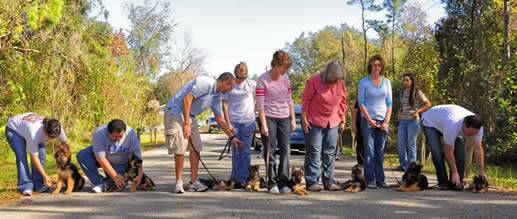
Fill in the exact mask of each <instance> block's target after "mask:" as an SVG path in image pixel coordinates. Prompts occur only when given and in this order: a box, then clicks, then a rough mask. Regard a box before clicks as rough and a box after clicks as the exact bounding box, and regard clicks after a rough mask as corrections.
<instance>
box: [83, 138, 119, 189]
mask: <svg viewBox="0 0 517 219" xmlns="http://www.w3.org/2000/svg"><path fill="white" fill-rule="evenodd" d="M76 157H77V162H79V165H80V166H81V169H83V172H84V173H85V174H86V176H87V177H88V179H89V180H90V182H92V184H93V185H101V184H106V182H105V181H104V177H102V175H101V174H100V173H99V169H98V168H99V167H100V164H99V163H98V162H97V159H95V154H94V152H93V148H92V146H89V147H87V148H85V149H82V150H80V151H79V152H78V153H77V156H76ZM111 166H112V167H113V169H114V170H115V172H117V173H118V174H119V175H124V173H125V172H126V169H127V167H128V164H127V163H126V164H111ZM106 177H108V180H109V179H111V176H110V175H108V174H106Z"/></svg>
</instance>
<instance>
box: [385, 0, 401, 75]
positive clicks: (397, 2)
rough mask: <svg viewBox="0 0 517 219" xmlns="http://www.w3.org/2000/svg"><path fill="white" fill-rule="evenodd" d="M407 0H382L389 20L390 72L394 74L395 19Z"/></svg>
mask: <svg viewBox="0 0 517 219" xmlns="http://www.w3.org/2000/svg"><path fill="white" fill-rule="evenodd" d="M406 1H407V0H384V2H383V6H384V8H386V9H387V10H388V12H389V13H388V14H387V16H386V17H387V18H388V22H390V21H391V68H392V74H395V33H396V31H395V21H396V20H397V17H398V16H399V14H400V10H401V9H402V8H403V7H402V6H403V5H404V4H405V3H406Z"/></svg>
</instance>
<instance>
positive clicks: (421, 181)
mask: <svg viewBox="0 0 517 219" xmlns="http://www.w3.org/2000/svg"><path fill="white" fill-rule="evenodd" d="M422 167H423V166H422V165H420V164H417V163H416V162H411V164H409V167H408V168H407V169H406V171H405V172H404V175H402V182H401V185H400V187H399V191H403V192H414V191H422V190H424V189H427V188H428V186H429V183H428V182H427V177H426V176H425V175H423V174H421V171H422Z"/></svg>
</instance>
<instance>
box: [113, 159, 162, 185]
mask: <svg viewBox="0 0 517 219" xmlns="http://www.w3.org/2000/svg"><path fill="white" fill-rule="evenodd" d="M142 163H143V161H142V159H140V158H139V157H138V156H136V155H135V154H130V155H129V165H128V167H127V169H126V172H125V173H124V181H125V182H126V184H127V183H128V182H129V181H131V182H133V180H134V179H135V178H136V177H137V176H138V169H139V168H140V167H142ZM122 189H123V188H117V186H116V184H115V181H113V179H111V178H110V181H109V182H108V188H106V192H120V191H122ZM137 189H138V190H143V191H154V190H156V186H155V185H154V182H153V180H152V179H151V178H150V177H149V176H147V175H146V174H145V173H144V175H143V176H142V181H141V182H140V185H138V187H137V186H136V183H132V184H131V188H130V189H129V192H135V191H136V190H137Z"/></svg>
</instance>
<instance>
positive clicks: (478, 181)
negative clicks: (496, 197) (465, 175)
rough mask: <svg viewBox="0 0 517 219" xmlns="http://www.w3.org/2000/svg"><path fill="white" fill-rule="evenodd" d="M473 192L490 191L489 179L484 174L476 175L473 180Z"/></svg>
mask: <svg viewBox="0 0 517 219" xmlns="http://www.w3.org/2000/svg"><path fill="white" fill-rule="evenodd" d="M472 183H473V185H472V192H474V193H485V192H488V180H486V178H485V177H484V176H481V175H479V176H475V177H474V181H473V182H472Z"/></svg>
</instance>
